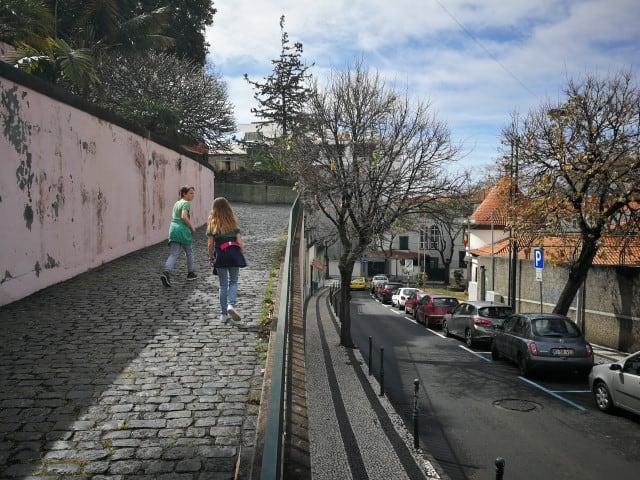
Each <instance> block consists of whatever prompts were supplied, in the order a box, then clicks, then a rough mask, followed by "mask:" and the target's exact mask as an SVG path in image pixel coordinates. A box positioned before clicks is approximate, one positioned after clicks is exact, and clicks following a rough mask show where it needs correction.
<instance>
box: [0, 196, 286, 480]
mask: <svg viewBox="0 0 640 480" xmlns="http://www.w3.org/2000/svg"><path fill="white" fill-rule="evenodd" d="M234 210H235V211H236V213H237V215H238V217H239V219H240V221H241V228H242V235H243V239H244V242H245V245H246V257H247V261H248V262H249V266H248V267H247V268H244V269H242V272H241V274H240V282H239V302H238V305H237V307H238V311H239V312H240V313H241V314H242V315H243V319H242V321H241V322H240V323H239V324H238V323H234V322H229V324H228V325H223V324H221V323H220V320H219V316H220V311H219V303H218V288H217V277H214V276H213V275H211V272H210V269H209V267H208V261H207V253H206V237H205V235H204V227H201V228H199V229H198V232H197V235H196V242H195V251H196V261H197V271H198V275H199V277H198V279H197V280H196V281H190V282H187V281H186V278H185V277H186V266H185V263H186V262H185V260H184V258H181V259H180V260H179V261H178V264H177V265H176V268H175V270H174V275H173V276H172V283H173V287H171V288H166V287H164V286H163V285H162V283H161V282H160V276H159V275H160V271H161V270H162V266H163V264H164V261H165V260H166V257H167V255H168V254H169V250H168V248H167V245H166V243H165V242H162V243H161V244H158V245H155V246H152V247H149V248H146V249H144V250H141V251H138V252H135V253H133V254H131V255H127V256H126V257H123V258H120V259H117V260H115V261H113V262H110V263H108V264H105V265H104V266H102V267H100V268H98V269H95V270H93V271H90V272H87V273H85V274H83V275H80V276H78V277H76V278H74V279H72V280H69V281H67V282H64V283H61V284H58V285H55V286H52V287H50V288H47V289H45V290H42V291H40V292H38V293H35V294H34V295H31V296H30V297H28V298H25V299H23V300H20V301H17V302H14V303H12V304H10V305H6V306H3V307H0V478H2V479H16V478H20V479H34V480H35V479H38V480H42V479H43V478H46V479H66V478H69V479H70V478H73V479H77V478H94V479H102V478H108V479H126V478H134V477H135V478H136V479H145V478H148V479H156V478H158V479H167V480H169V479H170V480H176V479H177V480H195V479H214V480H216V479H232V478H234V476H235V475H236V469H239V472H238V478H247V475H246V472H245V471H243V469H245V468H247V467H248V466H250V463H251V457H252V454H253V447H254V441H255V434H256V422H257V414H258V407H257V406H256V405H255V402H254V401H253V399H254V398H255V399H259V398H260V392H261V388H262V376H261V368H262V367H263V364H262V360H261V359H260V358H259V355H258V352H257V350H256V342H257V336H256V333H255V328H254V327H255V326H256V322H257V321H258V320H259V318H260V315H261V312H262V301H263V299H264V292H265V289H266V286H267V281H268V279H269V274H270V272H271V269H272V267H273V261H274V258H276V252H277V250H278V248H279V247H280V246H281V245H280V237H281V235H282V232H283V231H284V230H285V229H286V227H287V224H288V221H289V212H290V206H288V205H275V206H261V205H249V204H234ZM273 287H274V289H276V288H278V285H277V284H276V285H274V286H273Z"/></svg>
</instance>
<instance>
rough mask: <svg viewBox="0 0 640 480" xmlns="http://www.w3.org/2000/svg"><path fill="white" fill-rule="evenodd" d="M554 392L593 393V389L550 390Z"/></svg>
mask: <svg viewBox="0 0 640 480" xmlns="http://www.w3.org/2000/svg"><path fill="white" fill-rule="evenodd" d="M549 391H550V392H554V393H591V390H549Z"/></svg>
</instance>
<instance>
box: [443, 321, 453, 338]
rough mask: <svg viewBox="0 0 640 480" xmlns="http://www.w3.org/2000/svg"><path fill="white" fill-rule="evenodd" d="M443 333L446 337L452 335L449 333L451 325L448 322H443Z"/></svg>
mask: <svg viewBox="0 0 640 480" xmlns="http://www.w3.org/2000/svg"><path fill="white" fill-rule="evenodd" d="M442 333H443V334H444V336H445V337H450V336H451V334H450V333H449V325H447V321H446V320H444V321H443V322H442Z"/></svg>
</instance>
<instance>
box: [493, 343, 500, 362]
mask: <svg viewBox="0 0 640 480" xmlns="http://www.w3.org/2000/svg"><path fill="white" fill-rule="evenodd" d="M491 358H492V359H493V360H496V361H498V360H500V359H501V358H502V355H500V350H498V347H496V342H493V344H492V345H491Z"/></svg>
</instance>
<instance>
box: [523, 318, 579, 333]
mask: <svg viewBox="0 0 640 480" xmlns="http://www.w3.org/2000/svg"><path fill="white" fill-rule="evenodd" d="M531 328H532V330H533V334H534V335H537V336H539V337H568V338H575V337H579V336H580V331H579V330H578V329H577V328H576V326H575V325H574V324H573V323H571V322H570V321H568V320H565V319H564V318H538V319H535V320H532V321H531Z"/></svg>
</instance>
